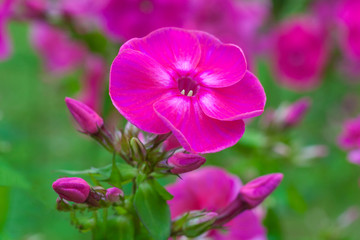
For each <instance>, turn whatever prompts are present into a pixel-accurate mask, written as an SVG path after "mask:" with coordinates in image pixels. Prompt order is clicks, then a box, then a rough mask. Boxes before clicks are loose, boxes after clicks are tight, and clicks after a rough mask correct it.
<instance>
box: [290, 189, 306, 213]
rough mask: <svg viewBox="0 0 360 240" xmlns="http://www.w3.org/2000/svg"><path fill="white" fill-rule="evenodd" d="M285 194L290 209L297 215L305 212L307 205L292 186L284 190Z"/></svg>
mask: <svg viewBox="0 0 360 240" xmlns="http://www.w3.org/2000/svg"><path fill="white" fill-rule="evenodd" d="M286 192H287V196H288V201H289V205H290V206H291V208H292V209H294V210H295V211H296V212H298V213H304V212H306V210H307V204H306V201H305V199H304V197H303V196H302V194H301V193H300V192H299V190H298V189H297V188H296V187H295V186H294V185H290V186H289V187H288V188H287V189H286Z"/></svg>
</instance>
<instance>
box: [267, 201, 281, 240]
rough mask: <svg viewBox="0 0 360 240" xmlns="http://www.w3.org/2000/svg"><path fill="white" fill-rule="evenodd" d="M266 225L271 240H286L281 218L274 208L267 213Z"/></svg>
mask: <svg viewBox="0 0 360 240" xmlns="http://www.w3.org/2000/svg"><path fill="white" fill-rule="evenodd" d="M264 225H265V227H266V229H267V231H268V233H267V235H268V238H269V240H282V239H284V237H283V234H282V230H281V223H280V218H279V216H278V215H277V213H276V212H275V211H274V209H273V208H269V209H268V210H267V212H266V218H265V220H264Z"/></svg>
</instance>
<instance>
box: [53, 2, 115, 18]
mask: <svg viewBox="0 0 360 240" xmlns="http://www.w3.org/2000/svg"><path fill="white" fill-rule="evenodd" d="M109 1H110V0H58V1H57V2H56V5H57V6H56V7H57V8H58V9H59V11H61V12H63V13H65V14H68V15H73V16H81V15H93V16H95V14H98V13H99V11H100V10H101V8H103V7H104V6H106V4H108V2H109ZM119 2H120V1H119Z"/></svg>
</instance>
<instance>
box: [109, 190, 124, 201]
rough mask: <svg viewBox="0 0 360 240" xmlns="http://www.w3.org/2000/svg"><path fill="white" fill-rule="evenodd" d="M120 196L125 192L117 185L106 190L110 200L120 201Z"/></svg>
mask: <svg viewBox="0 0 360 240" xmlns="http://www.w3.org/2000/svg"><path fill="white" fill-rule="evenodd" d="M120 196H121V197H123V196H124V192H123V191H122V190H121V189H119V188H117V187H113V188H108V189H107V190H106V200H108V201H109V202H117V201H119V200H120Z"/></svg>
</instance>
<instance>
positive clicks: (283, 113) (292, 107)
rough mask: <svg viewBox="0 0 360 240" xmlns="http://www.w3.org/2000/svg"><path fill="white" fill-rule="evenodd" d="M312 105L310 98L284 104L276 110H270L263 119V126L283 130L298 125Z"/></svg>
mask: <svg viewBox="0 0 360 240" xmlns="http://www.w3.org/2000/svg"><path fill="white" fill-rule="evenodd" d="M310 106H311V100H310V99H309V98H306V97H305V98H301V99H299V100H298V101H296V102H294V103H292V104H283V105H281V106H280V107H279V108H278V109H276V110H272V109H271V110H268V111H267V112H265V113H264V117H263V119H262V123H263V126H264V127H265V128H269V129H275V130H279V129H280V130H281V129H288V128H292V127H295V126H297V125H298V124H299V123H300V122H301V121H302V120H303V118H304V117H305V115H306V113H307V112H308V110H309V108H310Z"/></svg>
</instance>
